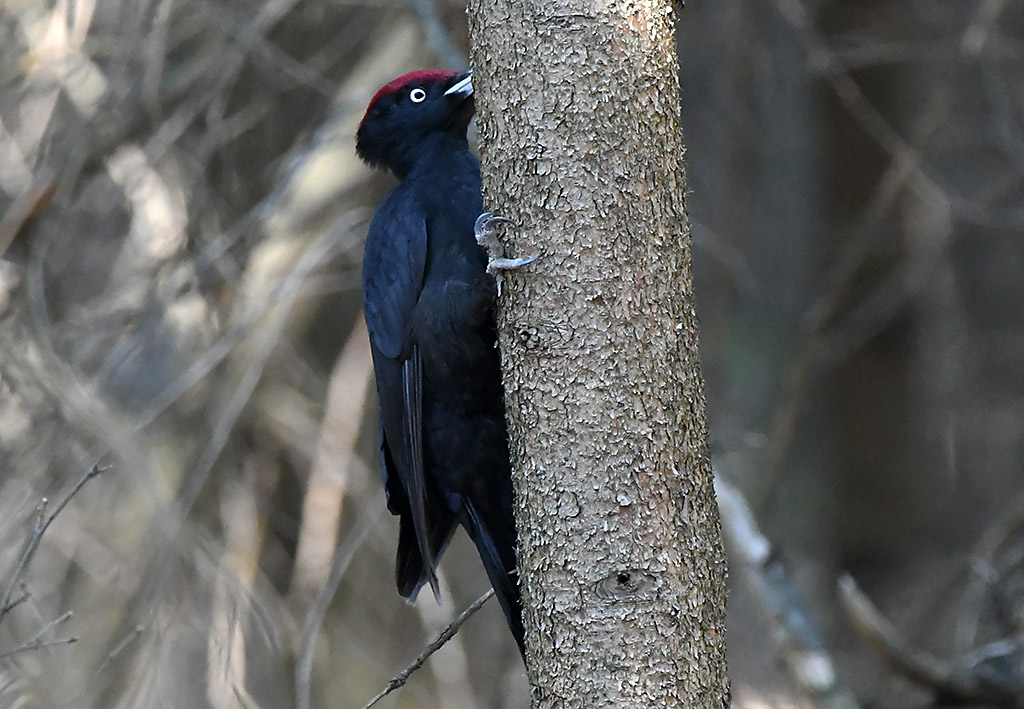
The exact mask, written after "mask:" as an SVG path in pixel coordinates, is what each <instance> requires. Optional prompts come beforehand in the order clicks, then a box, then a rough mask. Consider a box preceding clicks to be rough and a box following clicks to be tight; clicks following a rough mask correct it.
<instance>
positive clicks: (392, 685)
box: [363, 588, 494, 709]
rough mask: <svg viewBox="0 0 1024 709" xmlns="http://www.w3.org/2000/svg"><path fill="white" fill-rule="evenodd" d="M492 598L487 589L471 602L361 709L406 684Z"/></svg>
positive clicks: (490, 591)
mask: <svg viewBox="0 0 1024 709" xmlns="http://www.w3.org/2000/svg"><path fill="white" fill-rule="evenodd" d="M493 596H494V589H493V588H489V589H487V592H486V593H484V595H482V596H480V598H478V599H476V600H475V601H473V603H471V604H470V605H469V607H468V608H466V610H464V611H462V612H461V613H459V615H458V616H457V617H456V618H455V620H453V621H452V622H451V623H449V624H448V627H447V628H445V629H444V630H443V631H441V634H440V635H438V636H437V639H436V640H435V641H434V642H432V643H430V644H429V645H427V646H426V647H425V648H424V649H423V652H421V653H420V654H419V657H417V658H416V659H415V660H413V661H412V664H410V665H409V666H408V667H406V668H405V669H404V670H402V671H401V672H399V673H398V674H397V675H395V676H394V677H392V678H391V681H390V682H388V686H387V687H385V688H384V689H382V690H381V691H380V692H378V693H377V695H376V696H375V697H374V698H373V699H371V700H370V701H369V702H367V703H366V704H364V705H363V709H370V707H372V706H373V705H374V704H376V703H377V702H379V701H380V700H381V699H383V698H384V697H386V696H388V695H389V694H391V693H392V692H394V691H395V690H396V689H398V688H399V687H401V686H402V685H404V684H405V683H406V682H408V681H409V677H410V676H411V675H412V673H413V672H415V671H416V670H418V669H419V668H420V667H422V666H423V663H424V662H426V661H427V659H428V658H429V657H430V656H431V655H433V654H434V653H435V652H437V651H438V650H440V649H441V647H442V646H443V645H444V644H445V643H446V642H448V641H449V640H451V639H452V638H453V637H455V633H457V632H459V628H461V627H462V624H463V623H465V622H466V621H467V620H469V619H470V617H471V616H472V615H473V614H474V613H476V612H477V611H478V610H480V609H481V608H483V605H484V604H485V603H487V601H489V600H491V598H492V597H493Z"/></svg>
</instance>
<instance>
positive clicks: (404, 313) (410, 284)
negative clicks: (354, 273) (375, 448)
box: [363, 187, 455, 598]
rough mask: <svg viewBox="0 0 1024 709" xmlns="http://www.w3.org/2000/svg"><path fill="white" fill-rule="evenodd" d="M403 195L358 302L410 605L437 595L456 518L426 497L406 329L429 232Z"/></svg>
mask: <svg viewBox="0 0 1024 709" xmlns="http://www.w3.org/2000/svg"><path fill="white" fill-rule="evenodd" d="M408 197H409V195H407V194H403V190H402V188H401V187H399V188H397V189H396V190H395V191H393V192H392V193H391V194H390V195H389V196H388V198H387V199H385V201H384V203H383V204H381V206H380V208H379V209H378V210H377V213H376V215H375V216H374V219H373V222H372V223H371V224H370V230H369V234H368V235H367V240H366V250H365V252H364V256H363V302H364V306H365V308H366V325H367V329H368V330H369V334H370V349H371V352H372V354H373V362H374V369H375V370H376V374H377V393H378V395H379V398H380V410H381V415H380V420H381V434H382V435H381V462H382V469H383V474H384V485H385V490H386V492H387V497H388V509H390V510H391V512H392V513H393V514H396V515H398V516H399V517H400V525H401V531H400V533H399V544H398V558H397V564H396V582H397V584H398V590H399V592H400V593H401V594H402V595H403V596H405V597H407V598H415V596H416V593H417V592H418V591H419V589H420V587H421V586H422V585H423V584H424V583H429V584H430V586H431V588H432V589H433V590H434V594H435V595H437V594H438V582H437V574H436V571H435V569H436V565H437V559H438V557H439V556H440V555H441V552H443V551H444V548H445V546H446V545H447V543H448V540H449V539H450V538H451V535H452V532H453V531H454V529H455V518H454V516H453V514H452V512H451V511H450V509H449V508H448V506H447V505H445V504H444V501H443V500H437V499H435V498H434V496H432V495H431V492H430V489H429V488H428V485H427V480H426V475H427V473H426V470H425V460H424V451H423V360H422V356H421V354H420V350H419V347H418V346H417V344H416V343H415V342H414V341H413V339H412V338H413V335H412V328H411V321H412V316H413V311H414V309H415V307H416V303H417V301H418V299H419V296H420V292H421V291H422V288H423V277H424V272H425V269H426V257H427V226H426V219H425V218H424V216H423V214H422V212H421V211H420V210H419V209H417V208H416V200H414V199H409V198H408Z"/></svg>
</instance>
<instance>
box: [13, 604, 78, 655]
mask: <svg viewBox="0 0 1024 709" xmlns="http://www.w3.org/2000/svg"><path fill="white" fill-rule="evenodd" d="M71 616H72V612H71V611H66V612H65V613H63V614H62V615H61V616H60V617H58V618H55V619H54V620H51V621H50V622H49V623H47V624H46V625H44V626H43V627H42V628H40V629H39V631H38V632H37V633H36V634H35V635H33V636H32V637H31V638H29V639H28V640H26V641H25V642H23V643H22V644H21V645H19V646H18V647H16V648H14V649H13V650H8V651H6V652H0V660H2V659H4V658H6V657H10V656H11V655H17V654H18V653H20V652H27V651H29V650H38V649H39V648H43V647H51V646H54V645H70V644H71V643H76V642H78V638H62V639H60V640H43V637H44V636H45V635H46V634H47V633H48V632H50V631H51V630H53V629H54V628H55V627H56V626H58V625H60V624H61V623H63V622H64V621H66V620H69V619H70V618H71Z"/></svg>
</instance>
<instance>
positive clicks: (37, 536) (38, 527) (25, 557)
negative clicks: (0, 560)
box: [0, 463, 110, 620]
mask: <svg viewBox="0 0 1024 709" xmlns="http://www.w3.org/2000/svg"><path fill="white" fill-rule="evenodd" d="M107 470H110V466H109V465H107V466H100V464H99V463H94V464H93V466H92V467H91V468H89V470H87V471H86V473H85V475H83V476H82V477H81V478H80V479H79V480H78V482H77V483H75V486H74V487H73V488H71V490H70V492H68V494H67V495H65V496H64V499H62V500H61V501H60V503H59V504H58V505H57V509H55V510H54V511H53V514H51V515H50V516H49V517H45V514H46V504H47V498H45V497H44V498H43V499H42V500H41V501H40V503H39V506H38V507H37V508H36V510H37V515H36V523H35V526H34V527H33V529H32V536H31V538H30V539H29V540H28V544H27V545H26V546H25V551H24V552H22V554H21V558H19V559H18V564H17V566H15V567H14V572H13V573H12V574H11V578H10V580H8V582H7V587H6V588H5V589H4V595H3V598H2V599H0V620H3V618H4V616H5V615H7V614H8V613H9V612H10V611H11V609H12V608H14V607H15V606H17V605H18V604H19V603H21V602H22V601H23V600H25V598H27V594H26V595H23V596H22V597H21V598H18V599H16V600H15V601H14V602H13V603H12V602H11V596H12V595H14V589H15V588H16V587H17V585H18V582H19V580H20V579H21V577H22V576H23V575H24V574H25V570H26V569H27V568H28V565H29V562H31V561H32V556H33V555H34V554H35V552H36V549H37V548H39V542H41V541H42V539H43V535H44V534H45V533H46V530H47V529H49V528H50V525H51V524H53V521H54V520H55V519H57V515H59V514H60V513H61V512H63V511H64V508H65V507H67V506H68V503H69V502H71V500H72V498H73V497H74V496H75V495H77V494H78V491H79V490H81V489H82V488H83V487H85V484H86V483H87V482H89V481H90V480H92V479H93V478H94V477H96V476H97V475H99V474H100V473H103V472H106V471H107ZM69 613H70V611H69Z"/></svg>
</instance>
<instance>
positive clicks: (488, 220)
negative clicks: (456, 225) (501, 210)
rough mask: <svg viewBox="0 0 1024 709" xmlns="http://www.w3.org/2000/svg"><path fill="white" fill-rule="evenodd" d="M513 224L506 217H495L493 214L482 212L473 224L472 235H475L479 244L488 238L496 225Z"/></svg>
mask: <svg viewBox="0 0 1024 709" xmlns="http://www.w3.org/2000/svg"><path fill="white" fill-rule="evenodd" d="M514 223H515V222H513V221H512V220H511V219H509V218H508V217H501V216H497V215H495V214H494V213H493V212H483V213H482V214H481V215H480V216H479V217H477V218H476V221H475V222H474V223H473V234H475V235H476V240H477V241H478V242H479V241H481V240H483V239H486V238H487V237H488V236H490V234H491V232H492V231H493V230H494V226H495V225H496V224H514Z"/></svg>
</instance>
